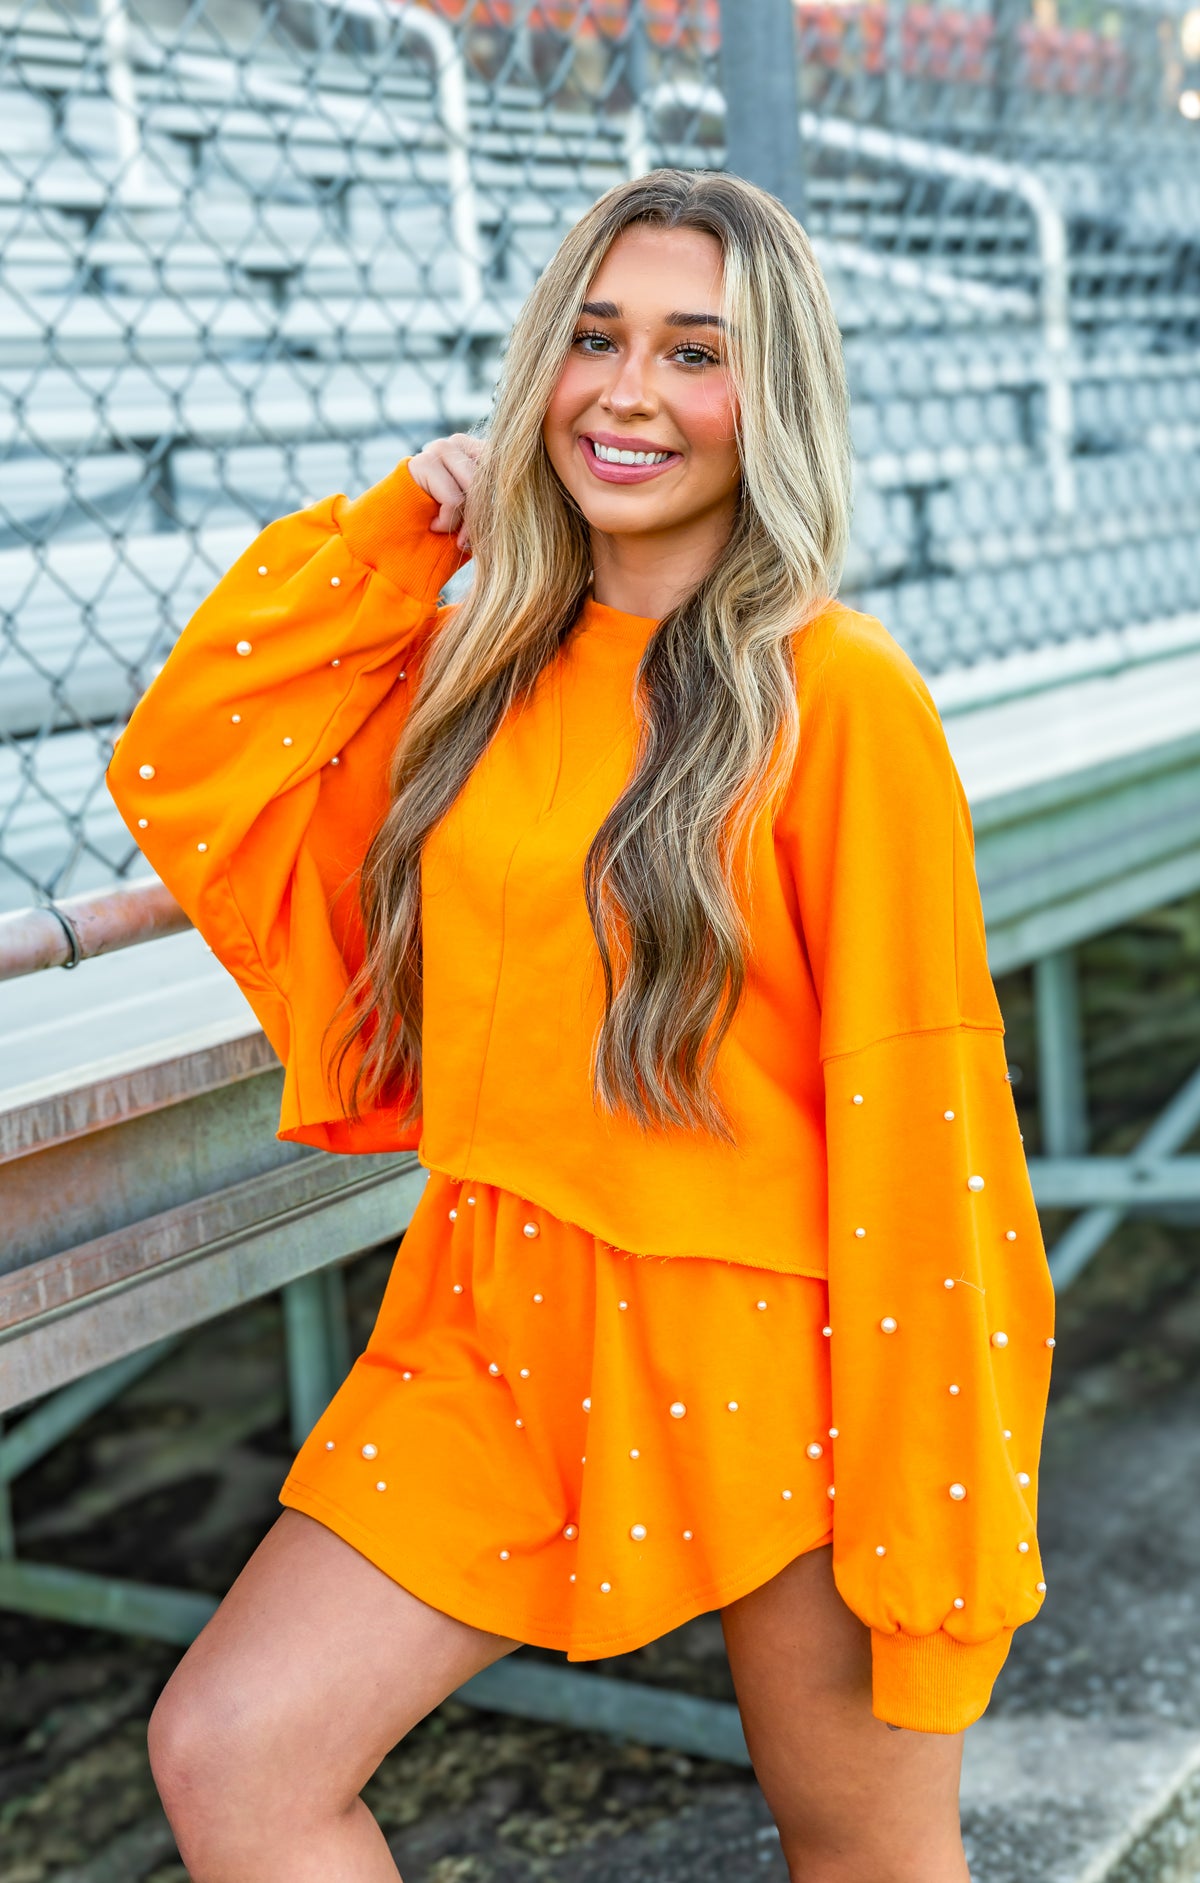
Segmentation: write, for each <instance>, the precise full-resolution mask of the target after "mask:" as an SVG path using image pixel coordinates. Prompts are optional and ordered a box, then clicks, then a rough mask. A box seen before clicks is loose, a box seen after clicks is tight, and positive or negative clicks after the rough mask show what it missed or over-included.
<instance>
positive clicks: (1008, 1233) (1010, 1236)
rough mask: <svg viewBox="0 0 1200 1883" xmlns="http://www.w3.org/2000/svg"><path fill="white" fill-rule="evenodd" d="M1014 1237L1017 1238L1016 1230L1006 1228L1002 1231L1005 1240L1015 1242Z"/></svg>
mask: <svg viewBox="0 0 1200 1883" xmlns="http://www.w3.org/2000/svg"><path fill="white" fill-rule="evenodd" d="M1016 1239H1017V1232H1016V1230H1015V1229H1006V1230H1005V1232H1004V1240H1005V1242H1015V1241H1016Z"/></svg>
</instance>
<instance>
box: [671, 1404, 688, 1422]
mask: <svg viewBox="0 0 1200 1883" xmlns="http://www.w3.org/2000/svg"><path fill="white" fill-rule="evenodd" d="M668 1411H669V1412H670V1414H671V1417H672V1418H673V1419H682V1418H683V1416H684V1414H685V1413H686V1412H687V1407H686V1406H685V1405H684V1403H683V1401H682V1399H675V1400H672V1402H671V1405H670V1406H669V1407H668Z"/></svg>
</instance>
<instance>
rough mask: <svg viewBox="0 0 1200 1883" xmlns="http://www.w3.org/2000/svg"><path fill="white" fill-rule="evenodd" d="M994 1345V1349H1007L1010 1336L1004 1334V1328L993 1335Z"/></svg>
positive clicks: (998, 1329)
mask: <svg viewBox="0 0 1200 1883" xmlns="http://www.w3.org/2000/svg"><path fill="white" fill-rule="evenodd" d="M992 1345H993V1347H1007V1345H1008V1335H1007V1334H1006V1333H1005V1332H1004V1330H1003V1328H997V1329H996V1332H995V1333H994V1334H993V1335H992Z"/></svg>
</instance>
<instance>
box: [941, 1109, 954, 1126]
mask: <svg viewBox="0 0 1200 1883" xmlns="http://www.w3.org/2000/svg"><path fill="white" fill-rule="evenodd" d="M942 1117H943V1118H944V1119H945V1120H946V1123H947V1124H950V1123H951V1122H952V1121H953V1118H954V1113H953V1112H952V1111H944V1112H943V1113H942Z"/></svg>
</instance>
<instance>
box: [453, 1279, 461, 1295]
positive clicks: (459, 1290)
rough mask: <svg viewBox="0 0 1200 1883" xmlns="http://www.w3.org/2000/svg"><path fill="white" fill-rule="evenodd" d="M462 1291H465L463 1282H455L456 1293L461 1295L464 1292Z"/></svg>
mask: <svg viewBox="0 0 1200 1883" xmlns="http://www.w3.org/2000/svg"><path fill="white" fill-rule="evenodd" d="M462 1291H463V1285H462V1283H461V1282H460V1281H456V1282H455V1284H454V1292H455V1294H456V1295H460V1294H461V1293H462Z"/></svg>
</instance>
